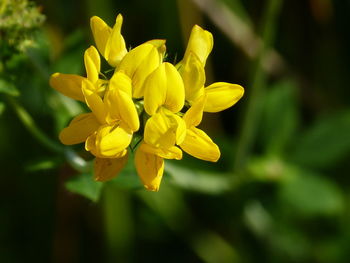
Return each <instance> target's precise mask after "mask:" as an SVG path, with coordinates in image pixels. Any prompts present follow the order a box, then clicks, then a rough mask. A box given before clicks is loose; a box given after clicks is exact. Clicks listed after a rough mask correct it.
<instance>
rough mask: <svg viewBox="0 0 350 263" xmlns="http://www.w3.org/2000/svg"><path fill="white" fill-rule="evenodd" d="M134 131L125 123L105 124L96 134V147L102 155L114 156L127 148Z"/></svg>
mask: <svg viewBox="0 0 350 263" xmlns="http://www.w3.org/2000/svg"><path fill="white" fill-rule="evenodd" d="M131 139H132V131H131V130H130V129H129V128H128V127H126V125H124V124H122V123H121V124H120V125H118V124H116V125H103V126H101V127H100V128H99V130H98V131H97V134H96V148H97V152H98V153H99V155H100V156H104V157H106V158H114V157H115V156H118V155H119V154H120V153H121V152H122V151H123V150H124V149H125V148H127V147H128V146H129V144H130V142H131Z"/></svg>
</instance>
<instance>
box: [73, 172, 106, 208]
mask: <svg viewBox="0 0 350 263" xmlns="http://www.w3.org/2000/svg"><path fill="white" fill-rule="evenodd" d="M102 186H103V184H102V183H99V182H94V181H93V178H92V175H91V174H80V175H76V176H74V177H72V178H71V179H70V180H68V181H67V182H66V187H67V189H68V190H69V191H71V192H73V193H76V194H80V195H82V196H84V197H86V198H88V199H90V200H91V201H93V202H97V201H98V200H99V198H100V196H101V190H102Z"/></svg>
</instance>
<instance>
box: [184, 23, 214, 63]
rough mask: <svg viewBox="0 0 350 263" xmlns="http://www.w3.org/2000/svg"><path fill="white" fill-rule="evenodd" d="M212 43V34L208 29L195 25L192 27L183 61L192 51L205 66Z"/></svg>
mask: <svg viewBox="0 0 350 263" xmlns="http://www.w3.org/2000/svg"><path fill="white" fill-rule="evenodd" d="M213 44H214V41H213V35H212V34H211V33H210V32H209V31H207V30H204V29H203V28H201V27H200V26H198V25H195V26H194V27H193V28H192V31H191V35H190V38H189V40H188V44H187V48H186V52H185V56H184V59H183V61H186V60H187V59H188V57H189V55H190V53H191V52H193V53H194V54H196V55H197V57H198V58H199V60H200V61H201V63H202V64H203V66H205V63H206V61H207V58H208V56H209V54H210V52H211V50H212V49H213Z"/></svg>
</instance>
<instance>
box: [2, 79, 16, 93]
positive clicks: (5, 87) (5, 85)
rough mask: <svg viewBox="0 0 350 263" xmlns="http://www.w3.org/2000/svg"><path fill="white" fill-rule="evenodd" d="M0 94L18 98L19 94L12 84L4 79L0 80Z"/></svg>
mask: <svg viewBox="0 0 350 263" xmlns="http://www.w3.org/2000/svg"><path fill="white" fill-rule="evenodd" d="M0 93H5V94H8V95H11V96H18V95H19V94H20V92H19V91H18V89H17V88H16V86H15V85H14V84H13V83H11V82H9V81H7V80H4V79H0Z"/></svg>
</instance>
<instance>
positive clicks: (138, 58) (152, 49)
mask: <svg viewBox="0 0 350 263" xmlns="http://www.w3.org/2000/svg"><path fill="white" fill-rule="evenodd" d="M160 62H161V55H160V54H159V51H158V48H157V47H156V46H154V45H153V44H150V43H144V44H142V45H140V46H137V47H136V48H134V49H132V50H131V51H130V52H128V53H127V54H126V55H125V57H124V58H123V59H122V61H121V62H120V64H119V66H118V71H123V72H124V73H125V74H126V75H128V76H129V77H130V78H131V80H132V86H133V97H134V98H141V97H142V96H143V93H144V91H143V84H144V82H145V79H146V78H147V77H148V75H149V74H150V73H151V72H152V71H153V70H155V69H156V68H157V67H158V66H159V64H160Z"/></svg>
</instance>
